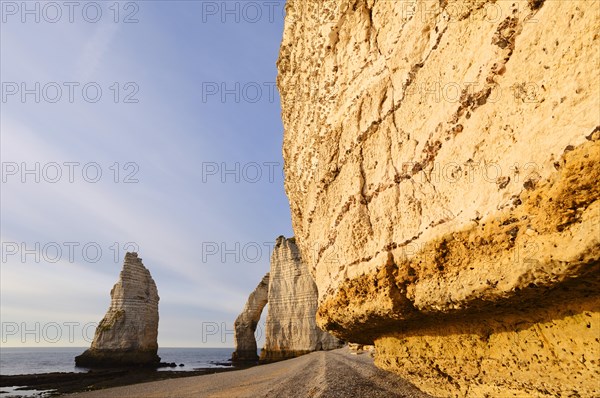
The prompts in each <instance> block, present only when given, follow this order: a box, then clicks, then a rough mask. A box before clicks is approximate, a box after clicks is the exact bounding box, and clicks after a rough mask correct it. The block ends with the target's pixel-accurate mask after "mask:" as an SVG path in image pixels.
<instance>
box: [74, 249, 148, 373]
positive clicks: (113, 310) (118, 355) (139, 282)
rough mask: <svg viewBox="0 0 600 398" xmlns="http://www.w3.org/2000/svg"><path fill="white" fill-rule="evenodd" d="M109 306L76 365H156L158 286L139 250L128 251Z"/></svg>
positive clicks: (111, 293) (76, 359)
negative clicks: (90, 342) (89, 344)
mask: <svg viewBox="0 0 600 398" xmlns="http://www.w3.org/2000/svg"><path fill="white" fill-rule="evenodd" d="M110 297H111V302H110V307H109V309H108V311H107V312H106V315H105V316H104V318H103V319H102V320H101V321H100V323H99V324H98V327H97V328H96V333H95V335H94V340H93V341H92V345H91V347H90V348H89V349H88V350H86V351H85V352H84V353H83V354H81V355H79V356H78V357H76V358H75V363H76V365H77V366H83V367H119V366H157V365H158V364H159V362H160V358H159V356H158V355H157V350H158V343H157V338H158V300H159V297H158V290H157V289H156V284H155V283H154V280H153V279H152V276H151V275H150V271H148V269H146V267H144V264H143V263H142V259H141V258H139V257H138V255H137V253H127V254H126V255H125V261H124V263H123V270H122V271H121V274H120V276H119V280H118V282H117V283H116V284H115V286H114V287H113V288H112V290H111V291H110Z"/></svg>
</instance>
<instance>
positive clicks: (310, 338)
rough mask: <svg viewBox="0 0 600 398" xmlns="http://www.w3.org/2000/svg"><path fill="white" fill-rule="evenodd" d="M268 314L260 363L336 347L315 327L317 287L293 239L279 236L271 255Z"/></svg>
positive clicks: (327, 335)
mask: <svg viewBox="0 0 600 398" xmlns="http://www.w3.org/2000/svg"><path fill="white" fill-rule="evenodd" d="M270 274H271V278H270V280H269V312H268V313H267V321H266V325H265V346H264V348H263V350H262V351H261V354H260V359H261V362H269V361H277V360H281V359H286V358H292V357H296V356H298V355H302V354H306V353H308V352H312V351H319V350H331V349H334V348H338V347H340V343H339V341H338V339H336V338H335V337H333V336H332V335H330V334H329V333H326V332H324V331H322V330H321V329H319V327H318V326H317V324H316V313H317V295H318V292H317V286H316V285H315V282H314V280H313V278H312V276H311V275H310V273H309V272H308V267H307V266H306V263H304V262H303V261H302V259H301V258H300V252H299V251H298V247H297V246H296V243H295V241H294V238H290V239H285V238H284V237H283V236H280V237H279V238H278V239H277V242H276V244H275V249H274V250H273V254H272V256H271V271H270Z"/></svg>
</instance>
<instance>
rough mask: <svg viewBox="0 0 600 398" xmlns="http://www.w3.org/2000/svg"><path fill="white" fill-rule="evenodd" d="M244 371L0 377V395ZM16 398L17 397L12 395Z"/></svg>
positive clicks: (80, 389)
mask: <svg viewBox="0 0 600 398" xmlns="http://www.w3.org/2000/svg"><path fill="white" fill-rule="evenodd" d="M239 369H244V367H242V368H240V367H222V368H203V369H200V368H199V369H195V370H193V371H168V370H163V371H158V370H156V369H149V368H135V369H132V368H129V369H101V370H90V371H88V372H87V373H75V372H69V373H65V372H56V373H43V374H29V375H9V376H0V393H1V392H2V391H4V389H5V388H6V387H14V386H20V387H19V388H20V389H23V390H32V389H35V390H54V391H55V393H53V394H61V395H62V394H72V393H77V392H85V391H92V390H100V389H105V388H111V387H120V386H128V385H132V384H138V383H146V382H151V381H160V380H167V379H175V378H182V377H192V376H201V375H206V374H213V373H222V372H228V371H231V370H239ZM11 396H14V395H11Z"/></svg>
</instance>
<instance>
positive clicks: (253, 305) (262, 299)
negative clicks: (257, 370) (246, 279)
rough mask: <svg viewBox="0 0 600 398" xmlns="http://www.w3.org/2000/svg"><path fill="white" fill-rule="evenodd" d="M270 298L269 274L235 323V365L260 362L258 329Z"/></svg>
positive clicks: (255, 290)
mask: <svg viewBox="0 0 600 398" xmlns="http://www.w3.org/2000/svg"><path fill="white" fill-rule="evenodd" d="M268 297H269V273H267V274H266V275H265V276H263V278H262V280H261V281H260V282H259V284H258V285H257V286H256V288H255V289H254V291H253V292H252V293H250V296H249V297H248V301H246V305H244V309H243V310H242V312H241V313H240V315H238V317H237V318H236V320H235V322H234V324H233V325H234V343H235V351H234V352H233V355H232V357H231V361H232V362H233V363H238V364H239V363H245V362H247V363H256V362H258V354H257V346H256V337H255V335H254V333H255V332H256V327H257V326H258V322H259V321H260V315H261V314H262V310H263V308H265V305H267V301H268Z"/></svg>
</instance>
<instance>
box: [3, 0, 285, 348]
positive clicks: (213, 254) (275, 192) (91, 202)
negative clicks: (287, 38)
mask: <svg viewBox="0 0 600 398" xmlns="http://www.w3.org/2000/svg"><path fill="white" fill-rule="evenodd" d="M22 4H23V3H21V2H6V1H2V3H1V6H2V24H1V29H0V34H1V38H0V41H1V64H0V67H1V69H0V72H1V81H2V102H1V104H0V105H1V111H0V114H1V126H0V127H1V139H0V146H1V148H0V153H1V161H2V186H1V187H2V189H1V196H0V199H1V235H2V236H1V238H2V263H1V270H0V277H1V278H0V287H1V292H0V299H1V302H0V309H1V321H2V346H32V345H45V346H52V345H56V346H67V345H75V346H86V345H88V344H89V338H91V337H92V336H93V326H90V325H93V324H94V323H97V322H98V321H99V320H100V319H101V318H102V316H103V315H104V313H105V311H106V309H107V308H108V304H109V292H110V289H111V287H112V286H113V284H114V283H115V282H116V280H117V278H118V274H119V272H120V269H121V265H122V258H123V256H124V253H125V249H126V248H127V247H129V248H135V247H137V248H138V250H139V255H140V257H142V258H143V261H144V264H145V265H146V266H147V267H148V268H149V269H150V271H151V273H152V275H153V277H154V279H155V281H156V283H157V285H158V290H159V295H160V297H161V300H160V326H159V345H161V346H163V347H173V346H180V347H195V346H232V345H233V335H232V334H231V329H232V328H233V321H234V320H235V317H236V316H237V314H238V313H239V311H240V310H241V309H242V307H243V305H244V303H245V300H246V298H247V296H248V294H249V293H250V292H251V291H252V290H253V289H254V287H255V286H256V284H257V283H258V282H259V281H260V279H261V277H262V276H263V275H264V274H265V273H266V272H267V271H268V268H269V257H270V248H271V247H272V245H273V242H274V240H275V238H276V237H277V236H279V235H285V236H291V235H292V234H293V233H292V230H291V223H290V216H289V206H288V202H287V198H286V196H285V193H284V190H283V176H282V171H281V169H282V163H283V160H282V156H281V143H282V134H283V127H282V125H281V118H280V105H279V97H278V94H277V93H276V90H273V87H274V83H275V80H276V74H277V71H276V64H275V63H276V60H277V56H278V51H279V44H280V41H281V34H282V30H283V8H284V3H283V2H277V1H275V2H273V1H265V2H248V1H241V2H237V1H229V2H227V7H228V8H227V9H224V8H223V7H224V3H223V2H209V1H204V2H203V1H138V2H119V3H117V5H118V7H115V6H114V5H115V2H113V1H111V2H97V3H94V4H92V5H89V4H90V3H88V2H81V3H77V4H78V5H79V6H77V7H75V8H74V9H72V10H70V9H68V8H67V7H65V6H61V4H63V3H62V2H58V3H55V4H59V7H60V9H58V10H57V9H56V8H52V7H47V6H46V4H47V3H43V2H39V3H38V2H34V1H32V2H28V3H26V4H27V5H28V7H30V8H29V10H33V12H32V13H27V12H25V11H26V10H24V9H22ZM35 7H38V9H36V8H35ZM111 7H112V8H111ZM84 9H85V12H84ZM98 10H100V11H101V15H100V14H98V13H97V11H98ZM117 11H118V12H117ZM70 12H72V14H71V15H69V14H70ZM59 13H60V14H61V16H60V17H59ZM36 14H37V15H36ZM36 17H38V18H39V22H36V21H35V18H36ZM125 19H127V20H128V22H131V23H125ZM53 20H57V22H52V21H53ZM95 20H97V21H96V22H94V21H95ZM135 20H137V22H135ZM223 89H225V90H226V91H225V94H224V95H222V94H223ZM24 93H25V94H24ZM273 94H274V96H273ZM36 96H37V97H38V98H36ZM38 101H39V102H38ZM36 180H37V181H36ZM57 325H58V326H57ZM57 331H58V332H59V333H60V335H58V334H57Z"/></svg>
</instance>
